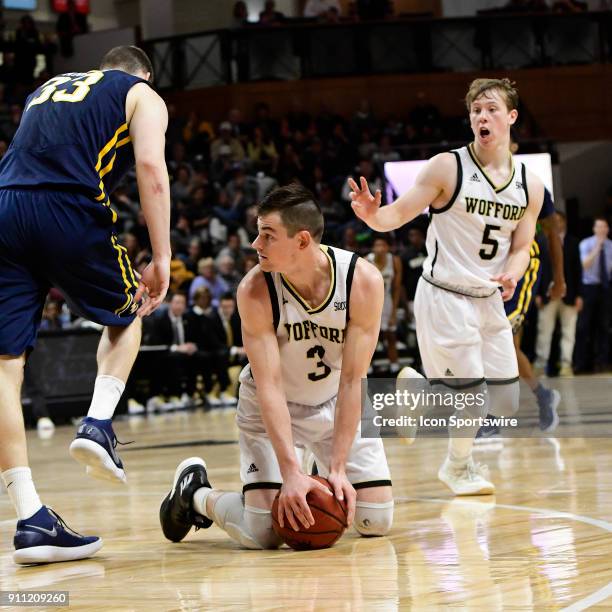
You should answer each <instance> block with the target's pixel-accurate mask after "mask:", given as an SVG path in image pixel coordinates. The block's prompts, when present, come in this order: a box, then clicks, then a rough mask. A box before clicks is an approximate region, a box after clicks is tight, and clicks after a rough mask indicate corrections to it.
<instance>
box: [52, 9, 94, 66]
mask: <svg viewBox="0 0 612 612" xmlns="http://www.w3.org/2000/svg"><path fill="white" fill-rule="evenodd" d="M55 30H56V32H57V36H58V38H59V43H60V53H61V54H62V55H63V56H64V57H72V56H73V55H74V44H73V40H74V37H75V36H76V35H78V34H86V33H87V32H89V24H88V23H87V15H86V14H85V13H80V12H78V11H77V10H76V6H75V3H74V0H68V7H67V9H66V11H65V12H63V13H60V14H59V17H58V18H57V24H56V26H55Z"/></svg>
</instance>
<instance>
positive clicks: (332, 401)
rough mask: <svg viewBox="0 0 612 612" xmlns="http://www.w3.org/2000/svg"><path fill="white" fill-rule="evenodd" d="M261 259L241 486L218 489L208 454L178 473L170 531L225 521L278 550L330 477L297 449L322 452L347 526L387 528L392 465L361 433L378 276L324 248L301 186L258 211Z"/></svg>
mask: <svg viewBox="0 0 612 612" xmlns="http://www.w3.org/2000/svg"><path fill="white" fill-rule="evenodd" d="M258 215H259V218H258V230H259V235H258V237H257V239H256V240H255V242H254V243H253V246H254V248H255V249H257V253H258V255H259V265H258V266H256V267H255V268H254V269H253V270H251V272H249V273H248V274H247V275H246V276H245V278H244V279H243V280H242V282H241V283H240V286H239V288H238V308H239V310H240V315H241V319H242V325H243V338H244V346H245V348H246V351H247V355H248V358H249V364H248V365H247V366H246V367H245V368H244V370H243V371H242V373H241V376H240V382H241V386H240V394H239V403H238V415H237V422H238V428H239V430H240V440H239V442H240V463H241V465H240V474H241V478H242V482H243V485H244V486H243V493H242V494H241V493H228V492H222V491H218V490H216V489H213V488H212V486H211V485H210V483H209V481H208V477H207V473H206V465H205V463H204V461H203V460H202V459H201V458H198V457H192V458H190V459H186V460H185V461H183V462H182V463H181V464H180V465H179V466H178V467H177V469H176V472H175V476H174V481H173V483H172V489H171V491H170V493H169V494H168V495H167V496H166V498H165V499H164V501H163V503H162V506H161V509H160V520H161V526H162V530H163V532H164V535H165V536H166V537H167V538H168V539H169V540H172V541H175V542H176V541H179V540H182V539H183V538H184V537H185V536H186V535H187V533H188V532H189V530H190V529H191V527H192V526H196V527H209V526H210V525H211V524H212V523H213V522H215V523H216V524H217V525H218V526H219V527H221V528H222V529H224V530H225V531H227V533H228V534H229V535H230V536H231V537H232V538H233V539H234V540H236V541H237V542H239V543H240V544H241V545H242V546H244V547H246V548H251V549H264V548H276V547H278V546H279V545H280V544H281V540H280V539H279V537H278V536H277V535H276V534H275V533H274V531H273V529H272V516H271V507H272V501H273V500H274V497H275V496H276V493H277V491H278V489H280V490H281V491H280V499H279V519H280V523H281V525H283V523H286V524H288V525H290V526H291V527H292V528H294V529H296V530H298V529H299V528H300V527H301V526H303V527H305V528H308V527H310V526H311V525H312V524H314V520H313V517H312V513H311V512H310V509H309V507H308V504H307V502H306V495H307V493H308V492H309V491H311V490H313V489H315V488H322V489H324V490H326V489H325V488H324V487H323V485H321V484H320V483H318V482H316V481H315V480H314V479H311V478H310V477H308V476H307V475H306V474H304V472H303V471H302V470H301V467H300V464H299V462H298V460H297V458H296V453H295V448H294V445H296V446H298V447H304V448H306V449H308V450H310V451H312V453H313V454H314V457H315V459H316V462H317V467H318V470H319V474H320V475H321V476H324V477H325V478H327V479H328V480H329V482H330V484H331V485H332V487H333V490H334V494H335V495H336V497H337V498H338V499H344V500H345V501H346V503H347V506H348V516H347V519H348V524H349V525H350V524H351V523H352V522H353V519H354V524H355V528H356V530H357V531H358V532H359V533H360V534H362V535H365V536H376V535H384V534H386V533H387V532H388V531H389V529H390V527H391V523H392V519H393V497H392V491H391V480H390V475H389V468H388V465H387V460H386V457H385V451H384V448H383V443H382V440H381V439H380V438H374V439H366V438H362V437H361V433H360V430H359V421H360V404H361V379H362V378H365V376H366V373H367V370H368V366H369V364H370V360H371V358H372V355H373V353H374V349H375V347H376V343H377V340H378V333H379V328H380V320H381V313H382V305H383V298H384V285H383V279H382V277H381V275H380V272H379V271H378V270H377V269H376V268H375V267H374V266H373V265H371V264H370V263H368V262H366V261H365V260H363V259H359V258H358V257H357V255H355V254H353V253H350V252H348V251H344V250H340V249H336V248H331V247H327V246H324V245H321V244H320V240H321V236H322V234H323V215H322V214H321V210H320V208H319V206H318V204H317V203H316V202H315V201H314V199H313V195H312V194H311V193H310V192H309V191H308V190H306V189H304V188H303V187H301V186H299V185H290V186H287V187H282V188H279V189H276V190H275V191H273V192H271V193H270V194H269V195H268V196H267V197H266V198H265V199H264V200H263V202H262V203H261V204H260V206H259V211H258Z"/></svg>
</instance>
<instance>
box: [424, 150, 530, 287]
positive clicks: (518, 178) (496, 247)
mask: <svg viewBox="0 0 612 612" xmlns="http://www.w3.org/2000/svg"><path fill="white" fill-rule="evenodd" d="M452 153H453V155H454V156H455V158H456V160H457V186H456V189H455V192H454V194H453V196H452V197H451V200H450V201H449V202H448V204H446V205H445V206H444V207H442V208H440V209H438V210H434V209H432V208H430V209H429V212H430V213H431V223H430V225H429V229H428V231H427V254H428V255H427V260H426V261H425V263H424V264H423V278H424V279H425V280H426V281H428V282H430V283H431V284H433V285H436V286H438V287H441V288H443V289H448V290H450V291H455V292H457V293H461V294H464V295H468V296H473V297H485V296H488V295H492V294H493V293H494V292H495V291H497V288H498V284H497V283H496V282H494V281H491V277H493V276H496V275H498V274H501V273H502V272H503V271H504V266H505V264H506V260H507V258H508V254H509V252H510V243H511V240H512V232H513V231H514V229H515V228H516V226H517V224H518V223H519V221H520V220H521V219H522V218H523V215H524V214H525V210H526V208H527V203H528V201H529V196H528V193H527V180H526V169H525V165H524V164H522V163H520V164H517V165H516V167H515V164H514V159H513V158H512V157H511V164H512V168H511V171H510V176H509V178H508V179H507V180H506V182H505V183H503V184H500V185H496V184H495V183H494V182H493V181H492V180H491V179H490V177H489V176H487V174H486V171H485V170H484V168H483V167H482V166H481V165H480V163H479V161H478V159H477V157H476V154H475V152H474V148H473V145H472V144H470V145H468V146H467V147H463V148H461V149H458V150H456V151H452ZM508 155H510V154H508Z"/></svg>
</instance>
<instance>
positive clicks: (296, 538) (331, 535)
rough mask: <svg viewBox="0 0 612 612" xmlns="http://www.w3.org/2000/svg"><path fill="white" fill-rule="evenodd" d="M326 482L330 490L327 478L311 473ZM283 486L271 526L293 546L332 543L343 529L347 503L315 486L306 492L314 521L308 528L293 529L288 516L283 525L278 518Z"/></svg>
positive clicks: (301, 547)
mask: <svg viewBox="0 0 612 612" xmlns="http://www.w3.org/2000/svg"><path fill="white" fill-rule="evenodd" d="M311 478H314V479H315V480H318V481H319V482H320V483H321V484H323V485H325V486H326V487H327V488H328V489H329V490H330V491H331V490H332V487H331V485H330V484H329V482H327V480H326V479H325V478H321V477H320V476H311ZM279 496H280V490H279V492H278V493H277V495H276V497H275V498H274V502H273V504H272V527H273V528H274V531H275V532H276V534H277V535H278V536H279V537H281V538H282V539H283V541H284V542H285V544H287V545H288V546H290V547H291V548H293V549H294V550H316V549H318V548H329V547H330V546H333V545H334V544H335V543H336V542H337V541H338V540H339V539H340V536H341V535H342V534H343V533H344V530H345V529H346V527H347V524H346V515H347V510H346V503H345V502H344V501H340V500H338V499H336V497H335V496H332V495H326V494H325V493H322V492H319V491H318V490H316V489H315V490H313V491H310V493H308V495H307V496H306V501H307V502H308V505H309V506H310V511H311V512H312V516H313V518H314V520H315V523H314V525H312V526H311V527H309V528H308V529H304V527H303V526H302V525H301V523H300V522H299V521H298V525H300V526H301V529H300V531H294V530H293V528H292V527H291V526H290V525H289V524H288V522H287V520H286V519H285V526H284V527H281V526H280V524H279V522H278V498H279Z"/></svg>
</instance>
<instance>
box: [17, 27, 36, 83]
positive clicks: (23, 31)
mask: <svg viewBox="0 0 612 612" xmlns="http://www.w3.org/2000/svg"><path fill="white" fill-rule="evenodd" d="M40 51H41V42H40V35H39V33H38V28H37V27H36V24H35V23H34V20H33V19H32V17H31V16H30V15H24V16H23V17H22V18H21V19H20V20H19V26H18V28H17V29H16V30H15V69H16V71H17V74H18V77H19V81H20V82H21V83H23V84H24V85H27V86H31V85H32V81H33V80H34V68H36V55H37V54H38V53H39V52H40Z"/></svg>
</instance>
